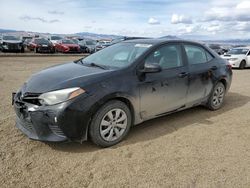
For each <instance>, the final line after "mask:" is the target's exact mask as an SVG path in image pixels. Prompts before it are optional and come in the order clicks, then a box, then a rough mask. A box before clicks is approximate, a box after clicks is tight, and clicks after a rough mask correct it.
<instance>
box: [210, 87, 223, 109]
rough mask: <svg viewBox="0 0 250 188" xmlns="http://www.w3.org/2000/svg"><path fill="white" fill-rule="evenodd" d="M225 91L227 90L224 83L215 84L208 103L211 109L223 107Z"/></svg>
mask: <svg viewBox="0 0 250 188" xmlns="http://www.w3.org/2000/svg"><path fill="white" fill-rule="evenodd" d="M225 91H226V90H225V86H224V84H223V83H221V82H219V83H217V84H216V85H215V87H214V89H213V91H212V93H211V96H210V97H209V99H208V103H207V107H208V108H209V109H210V110H218V109H220V108H221V106H222V104H223V102H224V97H225Z"/></svg>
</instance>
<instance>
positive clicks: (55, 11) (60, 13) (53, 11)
mask: <svg viewBox="0 0 250 188" xmlns="http://www.w3.org/2000/svg"><path fill="white" fill-rule="evenodd" d="M48 13H49V14H55V15H63V14H64V12H62V11H57V10H49V11H48Z"/></svg>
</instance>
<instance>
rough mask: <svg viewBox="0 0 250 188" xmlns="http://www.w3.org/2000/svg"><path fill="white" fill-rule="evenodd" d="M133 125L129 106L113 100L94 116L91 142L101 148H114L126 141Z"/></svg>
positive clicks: (90, 130) (91, 126)
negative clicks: (125, 138)
mask: <svg viewBox="0 0 250 188" xmlns="http://www.w3.org/2000/svg"><path fill="white" fill-rule="evenodd" d="M131 124H132V118H131V112H130V110H129V108H128V106H127V105H126V104H125V103H123V102H121V101H117V100H112V101H110V102H108V103H106V104H105V105H103V106H102V107H101V108H100V109H99V110H98V111H97V112H96V114H95V115H94V117H93V119H92V122H91V124H90V128H89V133H90V137H91V140H92V141H93V142H94V143H95V144H97V145H98V146H101V147H109V146H113V145H115V144H117V143H119V142H120V141H121V140H123V139H124V137H125V136H126V135H127V134H128V132H129V129H130V127H131Z"/></svg>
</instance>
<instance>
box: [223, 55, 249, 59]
mask: <svg viewBox="0 0 250 188" xmlns="http://www.w3.org/2000/svg"><path fill="white" fill-rule="evenodd" d="M245 56H246V55H242V54H238V55H235V54H234V55H229V54H228V55H222V56H221V57H222V58H223V59H231V58H244V57H245Z"/></svg>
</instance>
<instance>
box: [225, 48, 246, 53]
mask: <svg viewBox="0 0 250 188" xmlns="http://www.w3.org/2000/svg"><path fill="white" fill-rule="evenodd" d="M247 52H248V49H244V48H237V49H236V48H235V49H232V50H230V51H229V52H228V54H229V55H245V54H246V53H247Z"/></svg>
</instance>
